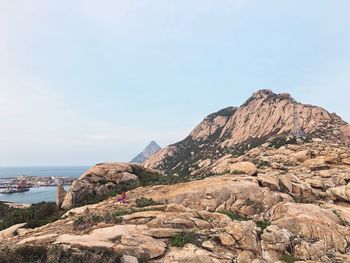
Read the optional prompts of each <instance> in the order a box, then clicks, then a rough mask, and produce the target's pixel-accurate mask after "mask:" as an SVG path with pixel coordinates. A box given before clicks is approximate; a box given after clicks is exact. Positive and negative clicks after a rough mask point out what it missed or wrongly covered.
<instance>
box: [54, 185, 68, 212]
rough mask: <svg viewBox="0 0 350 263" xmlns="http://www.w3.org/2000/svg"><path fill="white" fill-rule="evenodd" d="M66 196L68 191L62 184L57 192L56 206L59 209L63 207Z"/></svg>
mask: <svg viewBox="0 0 350 263" xmlns="http://www.w3.org/2000/svg"><path fill="white" fill-rule="evenodd" d="M65 196H66V190H64V187H63V185H62V184H60V185H59V186H58V187H57V190H56V205H57V207H61V206H62V204H63V201H64V198H65Z"/></svg>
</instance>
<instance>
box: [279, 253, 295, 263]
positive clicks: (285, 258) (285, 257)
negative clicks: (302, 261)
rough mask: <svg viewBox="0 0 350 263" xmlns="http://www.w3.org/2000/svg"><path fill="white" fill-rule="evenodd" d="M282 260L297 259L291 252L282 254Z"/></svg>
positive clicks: (291, 262) (287, 262) (290, 262)
mask: <svg viewBox="0 0 350 263" xmlns="http://www.w3.org/2000/svg"><path fill="white" fill-rule="evenodd" d="M281 260H282V261H284V262H286V263H293V262H295V261H299V259H298V258H296V257H294V256H293V255H291V254H284V255H283V256H282V258H281Z"/></svg>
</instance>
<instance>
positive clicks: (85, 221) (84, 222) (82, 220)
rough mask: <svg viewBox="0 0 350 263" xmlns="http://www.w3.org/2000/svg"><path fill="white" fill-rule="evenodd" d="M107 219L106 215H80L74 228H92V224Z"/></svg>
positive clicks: (74, 223)
mask: <svg viewBox="0 0 350 263" xmlns="http://www.w3.org/2000/svg"><path fill="white" fill-rule="evenodd" d="M103 221H105V219H104V217H102V216H99V215H91V216H79V217H78V218H77V219H75V220H74V222H73V229H74V230H75V231H76V230H80V231H81V230H85V229H88V228H91V227H92V226H94V225H96V224H98V223H100V222H103Z"/></svg>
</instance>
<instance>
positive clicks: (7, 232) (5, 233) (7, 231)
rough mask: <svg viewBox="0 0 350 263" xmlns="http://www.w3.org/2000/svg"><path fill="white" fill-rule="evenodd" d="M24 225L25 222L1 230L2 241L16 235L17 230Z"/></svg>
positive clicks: (0, 238) (0, 237) (0, 239)
mask: <svg viewBox="0 0 350 263" xmlns="http://www.w3.org/2000/svg"><path fill="white" fill-rule="evenodd" d="M24 225H25V223H23V224H16V225H13V226H11V227H9V228H7V229H4V230H2V231H0V241H2V240H5V239H8V238H11V237H13V236H15V233H16V232H17V230H18V229H20V228H21V227H23V226H24Z"/></svg>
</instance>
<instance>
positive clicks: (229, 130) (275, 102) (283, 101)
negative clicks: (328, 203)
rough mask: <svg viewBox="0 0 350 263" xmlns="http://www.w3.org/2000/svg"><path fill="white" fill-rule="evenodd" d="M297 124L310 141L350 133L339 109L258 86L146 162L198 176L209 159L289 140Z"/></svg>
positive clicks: (343, 137) (346, 136) (346, 137)
mask: <svg viewBox="0 0 350 263" xmlns="http://www.w3.org/2000/svg"><path fill="white" fill-rule="evenodd" d="M296 128H297V130H299V131H300V133H301V134H303V135H304V136H305V137H304V139H307V140H311V139H312V138H318V139H327V140H333V141H338V140H341V141H344V142H345V141H346V140H349V138H350V128H349V125H347V123H346V122H345V121H343V120H342V119H341V118H340V117H338V116H337V115H336V114H333V113H329V112H328V111H326V110H325V109H323V108H321V107H317V106H311V105H306V104H302V103H299V102H296V101H295V100H294V99H293V98H292V97H291V96H290V95H289V94H286V93H282V94H275V93H273V92H272V91H271V90H260V91H257V92H255V93H254V94H253V95H252V96H251V97H250V98H249V99H248V100H247V101H246V102H245V103H244V104H243V105H241V106H240V107H239V108H235V107H228V108H225V109H222V110H220V111H218V112H216V113H213V114H211V115H209V116H207V117H206V118H205V119H204V120H203V121H202V122H201V123H200V124H199V125H198V126H197V127H195V129H194V130H193V131H192V132H191V133H190V135H189V136H188V137H187V138H185V139H184V140H182V141H180V142H178V143H175V144H173V145H170V146H168V147H166V148H164V149H162V150H160V151H159V152H157V153H155V154H154V155H152V156H151V157H149V158H148V160H146V162H145V163H144V164H145V166H146V167H149V168H154V169H159V170H162V171H164V172H165V173H167V174H174V173H177V174H180V175H190V174H191V175H197V174H198V168H201V172H204V171H207V172H213V170H215V169H213V168H214V167H212V166H211V167H210V169H208V166H210V164H209V162H211V163H214V162H215V161H217V160H219V159H220V158H223V157H232V156H234V157H237V156H241V155H242V154H244V153H245V152H247V151H248V150H250V149H252V148H254V147H256V146H259V145H262V144H264V143H265V142H268V141H271V140H273V139H274V138H282V139H285V138H287V137H288V136H291V135H293V134H294V133H295V129H296ZM287 139H288V138H287ZM291 139H293V138H291ZM229 155H230V156H229ZM216 163H217V162H216ZM217 164H219V163H217Z"/></svg>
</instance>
